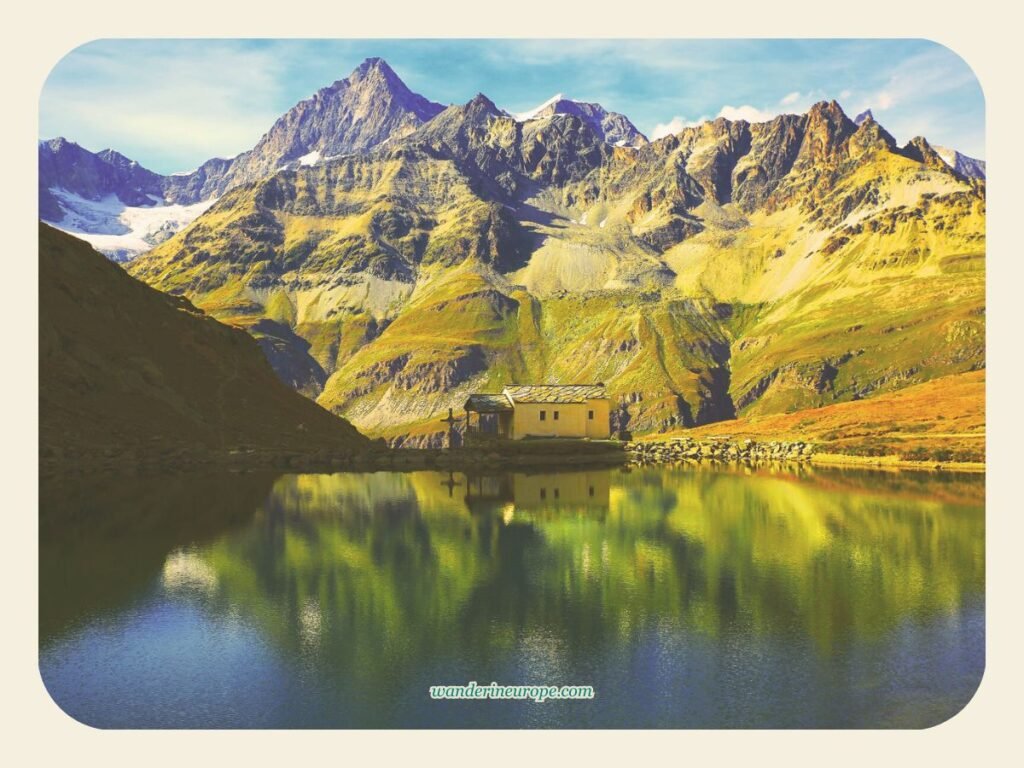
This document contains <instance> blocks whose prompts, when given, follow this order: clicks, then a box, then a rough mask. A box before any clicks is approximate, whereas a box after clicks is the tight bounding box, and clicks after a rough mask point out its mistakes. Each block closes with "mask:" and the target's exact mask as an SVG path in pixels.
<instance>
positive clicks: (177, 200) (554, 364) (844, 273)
mask: <svg viewBox="0 0 1024 768" xmlns="http://www.w3.org/2000/svg"><path fill="white" fill-rule="evenodd" d="M39 152H40V215H41V217H42V218H44V219H46V220H50V221H56V222H57V223H58V225H59V226H62V227H65V228H67V229H69V230H71V231H75V232H78V233H79V234H80V236H82V237H84V238H86V239H89V240H90V241H91V242H94V244H96V245H97V247H100V248H101V249H103V250H105V251H106V252H108V253H109V254H111V255H113V256H114V257H116V258H120V259H123V260H128V259H129V258H130V259H131V260H130V261H128V263H127V264H126V268H127V269H128V271H129V272H130V273H131V274H133V275H134V276H136V277H138V278H140V279H141V280H143V281H145V282H148V283H150V284H151V285H153V286H154V287H156V288H158V289H160V290H162V291H165V292H169V293H173V294H181V295H184V296H186V297H188V299H189V300H190V301H191V302H193V303H194V304H195V305H196V306H197V307H199V308H201V309H203V310H205V311H206V312H208V313H210V314H212V315H213V316H215V317H216V318H218V319H220V320H222V321H224V322H226V323H229V324H231V325H234V326H236V327H239V328H243V329H245V330H247V331H248V332H249V333H250V334H251V335H252V336H254V337H255V338H256V339H257V341H258V342H259V344H260V346H261V347H262V348H263V350H264V353H265V354H266V356H267V358H268V359H269V360H270V362H271V365H272V366H273V367H274V370H275V371H276V372H277V373H278V375H279V376H280V377H281V378H282V379H283V380H284V381H286V382H287V383H288V384H290V385H291V386H292V387H294V388H296V389H298V390H299V391H301V392H303V393H304V394H306V395H307V396H309V397H313V398H316V399H317V400H318V402H319V403H320V404H321V405H323V406H324V407H326V408H329V409H330V410H332V411H334V412H335V413H337V414H339V415H342V416H344V417H346V418H347V419H349V420H350V421H352V423H354V424H355V425H356V426H357V427H358V428H359V429H360V430H361V431H363V432H364V433H368V434H371V435H373V436H383V437H385V438H387V439H389V440H390V441H391V442H392V443H393V444H436V443H437V441H439V440H440V435H441V433H442V430H441V428H440V424H439V423H438V421H437V419H438V417H439V415H441V414H442V413H446V412H447V408H448V407H450V406H457V405H460V404H461V402H462V401H463V400H464V399H465V395H466V394H468V393H469V392H471V391H482V390H495V389H498V388H500V386H501V385H502V384H504V383H511V382H544V381H549V382H570V381H572V382H578V381H602V382H604V383H606V385H607V386H608V388H609V391H610V392H611V394H612V395H613V397H615V399H616V409H615V412H614V416H613V419H614V422H615V427H616V428H619V429H628V430H631V431H635V432H647V431H659V430H666V429H672V428H675V427H679V426H691V425H695V424H704V423H709V422H713V421H718V420H722V419H728V418H731V417H734V416H736V415H759V414H767V413H776V412H787V411H794V410H799V409H802V408H810V407H815V406H820V405H824V404H827V403H831V402H837V401H838V402H842V401H846V400H855V399H861V398H867V397H871V396H873V395H875V394H879V393H883V392H891V391H895V390H897V389H900V388H902V387H906V386H908V385H911V384H917V383H921V382H924V381H928V380H931V379H933V378H937V377H941V376H947V375H962V374H964V373H966V372H969V371H974V370H978V369H980V368H983V367H984V253H985V181H984V173H985V170H984V164H983V163H981V162H980V161H974V160H972V159H971V158H966V157H965V156H963V155H961V154H959V153H951V152H950V151H948V150H944V149H941V148H936V147H933V146H932V145H930V144H929V142H928V141H927V140H926V139H925V138H923V137H915V138H914V139H912V140H911V141H910V142H907V143H906V144H904V145H902V146H901V145H899V144H898V143H897V142H896V141H895V139H894V138H893V137H892V136H891V135H890V134H889V133H888V132H887V131H886V130H885V129H884V128H883V127H882V126H881V125H880V124H879V123H878V122H877V121H876V120H875V119H874V116H873V115H872V114H871V113H870V111H869V112H867V113H864V114H863V115H859V116H858V117H857V119H856V120H851V119H850V118H849V117H848V116H847V115H846V114H845V113H844V112H843V110H842V109H841V107H840V106H839V104H837V103H836V102H834V101H831V102H828V101H823V102H819V103H818V104H815V105H814V106H813V107H811V108H810V109H809V110H808V111H807V112H806V113H805V114H799V115H780V116H779V117H776V118H774V119H772V120H769V121H767V122H763V123H748V122H746V121H743V120H737V121H731V120H727V119H724V118H719V119H717V120H714V121H708V122H705V123H703V124H701V125H698V126H695V127H690V128H686V129H684V130H683V131H681V132H679V133H677V134H674V135H671V136H666V137H664V138H661V139H658V140H657V141H653V142H649V141H648V140H647V139H646V137H644V136H643V135H642V134H641V133H640V132H639V131H638V130H637V129H636V128H635V126H633V125H632V123H630V122H629V121H628V119H627V118H625V117H624V116H622V115H619V114H616V113H613V112H608V111H606V110H605V109H604V108H603V107H601V106H600V105H596V104H588V103H583V102H573V101H570V100H566V99H564V98H562V97H561V96H557V97H555V98H553V99H551V100H549V101H548V102H545V103H544V104H542V105H541V106H540V107H538V108H537V109H535V110H531V111H530V112H528V113H520V114H517V115H511V114H509V113H508V112H506V111H505V110H502V109H500V108H499V107H497V106H496V105H495V104H494V103H493V102H492V101H491V100H490V99H488V98H487V97H486V96H484V95H482V94H479V95H477V96H476V97H474V98H473V99H471V100H470V101H469V102H467V103H465V104H461V105H452V106H448V107H442V106H441V105H439V104H435V103H433V102H430V101H428V100H427V99H425V98H423V97H421V96H419V95H417V94H414V93H412V92H411V91H410V90H409V89H408V88H407V87H406V86H405V85H404V84H403V83H402V82H401V80H400V79H399V78H398V76H397V75H396V74H395V73H394V71H393V70H391V68H390V67H389V66H388V65H387V64H386V63H385V62H383V61H382V60H380V59H369V60H367V61H366V62H364V63H363V64H362V65H360V67H359V68H357V69H356V70H355V71H354V72H353V73H352V74H351V75H350V76H349V77H348V78H345V79H343V80H339V81H338V82H336V83H334V84H333V85H331V86H329V87H327V88H324V89H322V90H321V91H319V92H318V93H317V94H315V95H314V96H313V97H312V98H311V99H308V100H306V101H303V102H300V103H299V104H298V105H296V106H295V107H294V108H293V109H291V110H289V112H288V113H286V114H285V115H284V116H282V117H281V118H280V119H279V120H278V121H277V122H276V123H275V124H274V126H272V127H271V129H270V130H269V131H268V132H267V133H266V134H265V135H264V137H263V138H262V139H261V140H260V141H259V143H258V144H257V145H256V146H255V147H254V148H253V149H252V150H250V151H248V152H245V153H243V154H241V155H239V156H238V157H236V158H233V159H231V160H211V161H208V162H207V163H205V164H204V165H203V166H201V167H200V168H199V169H197V170H196V171H193V172H191V173H189V174H181V175H174V176H160V175H158V174H153V173H151V172H149V171H146V170H145V169H143V168H141V167H139V166H138V164H136V163H133V162H132V161H129V160H127V158H124V157H123V156H121V155H119V154H117V153H116V152H113V151H111V150H105V151H104V152H101V153H98V154H92V153H89V152H87V151H86V150H84V149H82V148H80V147H77V145H74V144H73V143H71V142H68V141H66V140H63V139H57V140H53V141H49V142H43V143H41V144H40V148H39ZM148 203H152V204H148ZM146 212H148V213H146ZM153 212H156V215H154V213H153ZM165 215H166V218H161V217H163V216H165ZM58 217H59V218H58ZM104 245H107V246H108V247H107V248H104V247H103V246H104ZM140 254H141V255H140Z"/></svg>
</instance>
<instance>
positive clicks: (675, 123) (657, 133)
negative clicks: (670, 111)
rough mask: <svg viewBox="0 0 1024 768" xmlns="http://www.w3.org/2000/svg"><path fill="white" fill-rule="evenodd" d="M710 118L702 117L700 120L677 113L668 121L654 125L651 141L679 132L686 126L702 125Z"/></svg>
mask: <svg viewBox="0 0 1024 768" xmlns="http://www.w3.org/2000/svg"><path fill="white" fill-rule="evenodd" d="M707 119H708V118H706V117H702V118H701V119H700V120H687V119H686V118H685V117H680V116H679V115H676V116H675V117H673V118H672V119H671V120H669V121H668V122H667V123H658V124H657V125H656V126H654V130H653V131H651V141H657V140H658V139H660V138H663V137H665V136H671V135H673V134H676V133H679V132H680V131H681V130H683V129H684V128H692V127H693V126H695V125H700V124H701V123H703V122H704V121H705V120H707Z"/></svg>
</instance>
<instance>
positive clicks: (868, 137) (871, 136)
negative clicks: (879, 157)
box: [850, 110, 896, 157]
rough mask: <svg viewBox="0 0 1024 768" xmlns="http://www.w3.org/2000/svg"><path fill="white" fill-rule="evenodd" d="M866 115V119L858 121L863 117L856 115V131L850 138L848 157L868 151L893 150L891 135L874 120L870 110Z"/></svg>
mask: <svg viewBox="0 0 1024 768" xmlns="http://www.w3.org/2000/svg"><path fill="white" fill-rule="evenodd" d="M866 114H867V117H864V119H860V118H861V117H863V115H858V119H857V120H854V122H855V123H856V124H857V130H856V131H855V132H854V134H853V136H851V137H850V155H851V156H852V157H859V156H860V155H861V154H863V153H864V152H867V151H868V150H870V149H887V150H890V151H892V150H895V149H896V139H895V138H893V136H892V134H891V133H889V132H888V131H887V130H885V128H883V127H882V126H881V124H879V123H878V122H877V121H876V120H875V118H874V115H872V114H871V110H868V112H867V113H866Z"/></svg>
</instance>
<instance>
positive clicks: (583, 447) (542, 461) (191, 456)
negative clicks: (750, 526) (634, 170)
mask: <svg viewBox="0 0 1024 768" xmlns="http://www.w3.org/2000/svg"><path fill="white" fill-rule="evenodd" d="M97 454H98V455H95V456H94V457H81V456H79V457H75V459H73V460H68V459H67V458H66V457H65V458H64V460H54V459H53V458H52V457H48V458H42V457H41V459H40V462H39V477H40V479H41V480H45V479H47V478H50V477H61V476H67V475H75V474H87V473H97V472H98V473H104V474H107V473H110V474H118V473H121V472H126V473H152V472H161V471H166V472H196V471H225V472H250V471H276V472H311V473H325V472H326V473H333V472H377V471H397V472H412V471H422V470H435V471H442V472H454V471H466V470H468V471H475V472H501V471H522V470H534V471H536V470H538V469H555V470H558V469H570V468H584V467H607V468H612V467H642V466H661V465H670V464H671V465H679V464H694V465H714V464H732V465H745V466H758V465H765V464H775V465H780V464H781V465H784V464H793V465H800V466H812V467H836V468H842V467H847V468H856V469H871V470H908V471H926V472H972V473H984V472H985V471H986V466H985V464H984V462H956V461H941V460H938V459H934V460H916V459H904V458H903V457H901V456H899V455H895V454H888V455H882V456H864V455H856V454H846V453H837V452H832V451H829V450H828V447H827V446H821V445H816V444H814V443H812V442H809V441H802V440H793V441H784V440H771V441H765V442H755V441H753V440H750V439H746V440H742V441H740V440H724V439H721V438H718V439H715V438H710V439H708V438H705V439H695V438H691V437H673V438H668V439H661V440H659V439H657V438H650V439H645V438H643V437H641V438H640V439H638V440H635V441H617V440H609V441H587V440H583V441H572V440H553V441H547V440H544V441H539V440H538V441H532V440H531V441H516V442H510V443H504V444H501V443H495V444H491V445H488V446H486V447H483V446H480V447H476V448H466V447H459V448H435V449H430V448H396V449H371V450H369V451H366V452H364V453H360V452H357V451H352V450H351V449H348V450H338V451H332V450H330V449H319V450H316V451H298V450H294V449H292V450H282V451H268V450H265V449H255V448H252V447H246V446H239V447H237V448H231V449H225V450H203V449H197V450H195V451H183V450H178V451H172V452H164V451H159V450H157V451H154V452H153V453H151V454H142V455H140V454H138V453H134V454H131V455H123V454H122V455H117V456H116V457H115V456H109V455H104V454H103V452H97Z"/></svg>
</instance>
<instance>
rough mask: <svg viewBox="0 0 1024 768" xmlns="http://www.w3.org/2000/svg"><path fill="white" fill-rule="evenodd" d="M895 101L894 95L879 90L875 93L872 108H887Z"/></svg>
mask: <svg viewBox="0 0 1024 768" xmlns="http://www.w3.org/2000/svg"><path fill="white" fill-rule="evenodd" d="M895 103H896V97H895V96H894V95H893V94H892V93H890V92H889V91H879V92H878V93H876V94H875V101H874V104H875V106H874V109H883V110H884V109H889V108H890V107H891V106H892V105H893V104H895Z"/></svg>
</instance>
